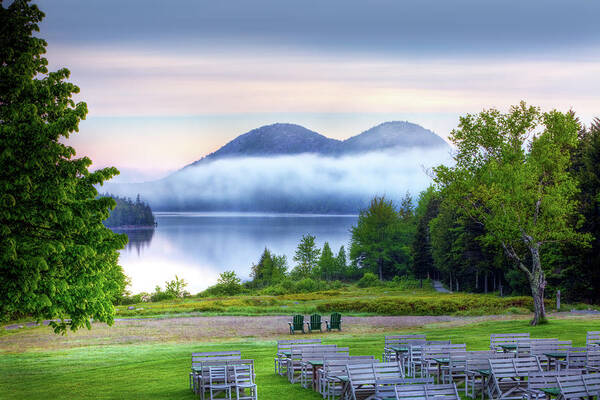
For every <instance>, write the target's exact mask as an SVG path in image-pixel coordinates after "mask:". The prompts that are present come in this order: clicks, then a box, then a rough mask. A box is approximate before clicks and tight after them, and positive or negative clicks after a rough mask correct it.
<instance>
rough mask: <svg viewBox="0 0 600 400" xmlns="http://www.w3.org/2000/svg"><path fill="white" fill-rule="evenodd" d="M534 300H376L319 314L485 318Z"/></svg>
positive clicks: (332, 305) (331, 305)
mask: <svg viewBox="0 0 600 400" xmlns="http://www.w3.org/2000/svg"><path fill="white" fill-rule="evenodd" d="M532 307H533V301H532V299H531V297H524V296H523V297H496V296H473V295H462V294H455V295H444V296H440V295H434V296H419V297H389V298H384V299H381V298H380V299H373V300H333V301H326V302H323V303H321V304H319V305H318V306H317V310H318V311H319V312H323V313H325V312H332V311H338V312H360V313H373V314H380V315H450V314H458V315H483V314H499V313H503V312H507V311H514V310H515V309H531V308H532Z"/></svg>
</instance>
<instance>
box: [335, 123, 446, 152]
mask: <svg viewBox="0 0 600 400" xmlns="http://www.w3.org/2000/svg"><path fill="white" fill-rule="evenodd" d="M395 147H403V148H409V147H423V148H429V149H432V148H439V147H448V144H447V143H446V142H445V141H444V139H442V138H441V137H439V136H438V135H436V134H435V133H433V132H432V131H430V130H429V129H425V128H423V127H422V126H421V125H417V124H413V123H411V122H408V121H392V122H384V123H383V124H380V125H377V126H375V127H373V128H371V129H369V130H366V131H364V132H363V133H361V134H359V135H356V136H353V137H351V138H349V139H346V140H344V141H343V142H342V144H341V149H342V153H344V154H348V153H365V152H369V151H375V150H384V149H390V148H395Z"/></svg>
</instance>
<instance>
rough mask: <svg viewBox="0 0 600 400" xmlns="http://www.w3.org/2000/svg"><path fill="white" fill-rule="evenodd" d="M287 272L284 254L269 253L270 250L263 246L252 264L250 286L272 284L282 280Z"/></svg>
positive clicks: (256, 286)
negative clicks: (256, 260)
mask: <svg viewBox="0 0 600 400" xmlns="http://www.w3.org/2000/svg"><path fill="white" fill-rule="evenodd" d="M286 272H287V259H286V257H285V256H283V255H282V256H279V255H276V254H271V251H270V250H269V249H267V248H266V247H265V250H264V251H263V253H262V255H261V256H260V259H259V260H258V263H257V264H253V265H252V270H251V272H250V276H251V277H252V282H251V285H250V287H253V288H262V287H265V286H268V285H274V284H276V283H277V282H280V281H282V280H283V279H284V278H285V276H286Z"/></svg>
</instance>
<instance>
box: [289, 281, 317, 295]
mask: <svg viewBox="0 0 600 400" xmlns="http://www.w3.org/2000/svg"><path fill="white" fill-rule="evenodd" d="M320 284H321V281H315V280H314V279H312V278H304V279H302V280H300V281H299V282H298V283H296V290H295V292H296V293H298V292H301V293H302V292H304V293H308V292H316V291H319V290H321V285H320Z"/></svg>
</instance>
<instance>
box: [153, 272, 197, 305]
mask: <svg viewBox="0 0 600 400" xmlns="http://www.w3.org/2000/svg"><path fill="white" fill-rule="evenodd" d="M186 286H187V283H186V282H185V281H184V280H183V279H179V277H178V276H177V275H175V279H173V280H171V281H166V282H165V290H164V291H163V290H162V289H161V287H160V286H158V285H157V286H156V288H155V289H154V292H153V293H152V294H151V295H150V300H151V301H154V302H156V301H163V300H172V299H177V298H182V297H185V296H189V293H188V292H186V291H184V289H185V287H186Z"/></svg>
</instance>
